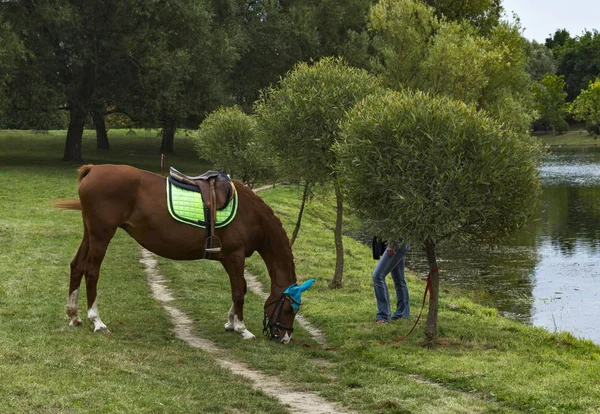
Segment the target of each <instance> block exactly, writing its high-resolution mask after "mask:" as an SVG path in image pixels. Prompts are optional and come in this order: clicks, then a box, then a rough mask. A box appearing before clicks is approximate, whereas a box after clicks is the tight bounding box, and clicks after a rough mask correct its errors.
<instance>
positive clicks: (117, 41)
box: [3, 0, 238, 162]
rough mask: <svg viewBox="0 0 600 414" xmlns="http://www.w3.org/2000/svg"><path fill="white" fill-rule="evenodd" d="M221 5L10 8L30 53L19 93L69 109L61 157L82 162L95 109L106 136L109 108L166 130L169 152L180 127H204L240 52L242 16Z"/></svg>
mask: <svg viewBox="0 0 600 414" xmlns="http://www.w3.org/2000/svg"><path fill="white" fill-rule="evenodd" d="M214 5H215V8H214V9H213V8H212V7H213V4H212V3H209V2H208V0H205V1H192V0H182V1H178V2H143V1H139V0H125V1H112V0H110V1H99V0H82V1H69V0H53V1H49V2H43V3H38V2H34V1H31V0H19V1H14V2H10V3H4V4H3V7H4V8H5V9H6V12H7V16H8V17H9V19H10V21H12V22H13V26H14V27H18V28H19V30H18V33H17V34H18V35H19V36H20V37H21V38H22V39H23V42H24V44H25V46H26V47H27V49H28V50H29V51H30V58H29V59H28V60H27V62H25V63H24V64H23V65H21V67H20V73H22V74H23V75H22V79H17V80H16V82H18V84H25V83H26V82H28V83H29V89H30V92H31V93H30V94H27V95H22V96H21V100H22V103H23V104H32V105H35V104H38V105H39V106H43V105H47V106H50V105H56V101H59V102H60V104H61V105H64V106H65V109H67V110H68V112H69V127H68V131H67V139H66V143H65V151H64V157H63V160H65V161H76V162H81V161H82V159H83V154H82V152H81V140H82V133H83V128H84V124H85V121H86V118H87V117H88V115H89V114H90V113H91V114H93V117H94V122H95V123H96V126H97V127H98V130H99V131H101V130H103V129H104V128H102V124H103V120H104V115H105V112H106V108H107V107H111V108H112V109H113V110H117V111H123V112H126V113H127V114H129V115H130V116H131V117H132V118H133V119H135V120H136V121H139V122H142V123H143V124H145V125H152V126H155V125H157V124H158V125H159V126H162V127H163V130H164V131H165V137H164V138H165V139H164V141H163V147H164V149H165V150H166V151H169V150H171V149H172V137H173V134H174V131H175V128H176V127H177V126H179V125H182V124H185V123H186V122H187V121H188V120H189V119H193V122H192V124H194V125H197V123H198V121H199V120H200V119H201V117H202V116H204V115H205V113H206V112H207V111H209V110H211V109H214V108H215V107H216V106H217V104H218V103H220V102H221V101H223V100H224V97H227V96H229V93H228V92H227V86H226V81H225V80H224V79H227V77H228V74H229V71H230V69H231V68H232V67H233V64H234V63H235V61H236V60H237V59H238V56H237V54H236V53H237V51H236V47H237V44H236V41H235V35H232V34H231V33H230V31H229V30H230V29H231V27H232V26H235V24H234V23H231V24H230V21H228V19H229V20H232V21H233V20H235V19H234V18H235V11H236V7H235V4H232V5H230V2H214ZM229 6H231V7H229ZM228 7H229V11H227V8H228ZM217 18H220V19H221V20H217ZM232 30H233V31H235V29H232ZM48 96H52V97H53V99H48V98H47V97H48ZM47 109H49V108H47ZM52 109H56V107H53V108H52ZM104 130H105V129H104ZM100 142H101V141H99V143H100ZM102 145H103V146H104V147H107V146H108V142H107V141H105V142H104V143H103V144H102ZM99 146H101V145H100V144H99Z"/></svg>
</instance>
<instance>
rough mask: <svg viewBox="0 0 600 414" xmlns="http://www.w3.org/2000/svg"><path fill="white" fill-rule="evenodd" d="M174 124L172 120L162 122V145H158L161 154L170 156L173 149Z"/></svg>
mask: <svg viewBox="0 0 600 414" xmlns="http://www.w3.org/2000/svg"><path fill="white" fill-rule="evenodd" d="M176 126H177V125H176V122H175V121H174V120H172V119H169V120H166V121H164V124H163V136H162V143H161V144H160V153H161V154H171V153H173V150H174V148H175V130H176V129H177V128H176Z"/></svg>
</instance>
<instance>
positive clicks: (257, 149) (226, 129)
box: [194, 107, 275, 186]
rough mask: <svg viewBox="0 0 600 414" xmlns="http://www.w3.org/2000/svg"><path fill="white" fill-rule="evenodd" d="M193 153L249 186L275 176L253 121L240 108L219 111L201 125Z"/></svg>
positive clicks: (272, 163) (271, 163) (252, 118)
mask: <svg viewBox="0 0 600 414" xmlns="http://www.w3.org/2000/svg"><path fill="white" fill-rule="evenodd" d="M194 147H195V149H196V153H197V154H198V156H199V157H200V158H202V159H205V160H208V161H210V162H211V164H212V165H213V167H214V168H216V169H219V170H222V171H226V172H227V173H229V174H230V175H231V176H233V177H235V178H237V179H239V180H241V181H242V182H244V183H245V184H247V185H249V186H252V185H254V184H255V183H256V182H257V181H265V180H270V179H272V178H273V176H274V170H275V168H274V162H273V161H272V160H271V158H270V157H269V154H270V151H268V150H267V148H266V146H265V144H264V141H263V140H262V139H261V137H260V135H259V133H258V129H257V125H256V119H255V118H254V117H252V116H249V115H246V114H245V113H244V112H243V111H242V110H241V109H240V108H238V107H233V108H221V109H218V110H216V111H215V112H213V113H211V114H210V115H209V116H207V117H206V119H205V120H204V121H203V122H202V124H200V127H199V128H198V135H197V137H196V139H195V142H194Z"/></svg>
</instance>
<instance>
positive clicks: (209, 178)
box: [169, 167, 235, 257]
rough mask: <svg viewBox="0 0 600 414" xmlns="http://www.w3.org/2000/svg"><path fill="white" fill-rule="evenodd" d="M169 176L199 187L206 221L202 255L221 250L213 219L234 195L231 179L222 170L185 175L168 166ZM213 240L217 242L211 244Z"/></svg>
mask: <svg viewBox="0 0 600 414" xmlns="http://www.w3.org/2000/svg"><path fill="white" fill-rule="evenodd" d="M169 176H170V177H171V178H172V179H174V180H176V181H179V182H181V183H184V184H189V185H192V186H194V187H197V188H199V189H200V194H201V195H202V201H203V202H204V210H205V211H204V216H205V220H206V222H207V226H206V241H205V246H204V256H205V257H207V256H209V255H210V253H218V252H220V251H221V247H222V244H221V240H220V239H219V238H218V237H217V236H216V235H215V221H216V214H217V210H222V209H224V208H225V207H227V204H229V202H230V201H231V200H233V197H234V196H235V186H234V185H233V183H232V182H231V179H230V178H229V177H228V176H227V174H225V173H224V172H220V171H212V170H211V171H207V172H205V173H204V174H202V175H198V176H195V177H191V176H188V175H185V174H183V173H181V172H179V171H177V170H176V169H175V168H173V167H170V170H169ZM213 241H216V242H218V244H217V246H213Z"/></svg>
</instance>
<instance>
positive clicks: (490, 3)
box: [423, 0, 504, 35]
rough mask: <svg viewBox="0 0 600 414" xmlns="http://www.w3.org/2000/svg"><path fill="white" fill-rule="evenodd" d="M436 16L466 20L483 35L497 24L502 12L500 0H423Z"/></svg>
mask: <svg viewBox="0 0 600 414" xmlns="http://www.w3.org/2000/svg"><path fill="white" fill-rule="evenodd" d="M423 2H424V3H425V4H427V5H428V6H431V7H433V9H434V10H435V14H436V15H437V16H438V17H445V18H446V19H448V20H450V21H456V22H467V23H469V24H470V25H471V26H473V27H474V28H475V29H477V30H478V31H479V32H480V33H481V34H483V35H485V34H488V33H490V32H491V30H492V29H493V28H494V27H495V26H497V25H498V23H499V22H500V18H501V17H502V14H503V13H504V8H503V7H502V4H501V0H423Z"/></svg>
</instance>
